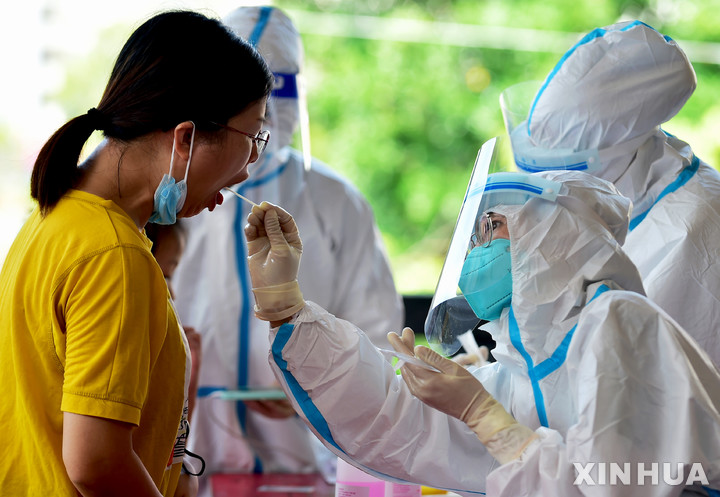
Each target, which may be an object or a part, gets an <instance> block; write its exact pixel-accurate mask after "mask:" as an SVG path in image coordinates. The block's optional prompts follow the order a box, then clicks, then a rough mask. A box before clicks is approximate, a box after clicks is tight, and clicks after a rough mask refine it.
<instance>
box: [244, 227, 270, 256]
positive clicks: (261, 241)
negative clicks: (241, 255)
mask: <svg viewBox="0 0 720 497" xmlns="http://www.w3.org/2000/svg"><path fill="white" fill-rule="evenodd" d="M246 230H247V228H246ZM246 233H247V231H246ZM247 251H248V258H251V257H252V258H254V257H257V256H258V255H259V256H260V257H261V258H262V259H263V260H265V258H266V256H267V253H268V252H269V251H270V240H268V239H267V237H262V238H255V239H253V240H251V239H249V238H248V244H247Z"/></svg>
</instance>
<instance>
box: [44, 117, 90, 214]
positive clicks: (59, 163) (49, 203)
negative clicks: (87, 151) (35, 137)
mask: <svg viewBox="0 0 720 497" xmlns="http://www.w3.org/2000/svg"><path fill="white" fill-rule="evenodd" d="M93 131H95V126H94V124H93V120H92V118H91V117H89V116H88V115H87V114H85V115H82V116H79V117H76V118H75V119H73V120H71V121H69V122H68V123H66V124H65V125H64V126H62V127H61V128H60V129H58V130H57V131H56V132H55V133H54V134H53V135H52V136H51V137H50V139H49V140H48V141H47V142H46V143H45V145H44V146H43V148H42V149H41V150H40V153H39V154H38V156H37V159H36V160H35V166H34V167H33V171H32V176H31V177H30V194H31V195H32V198H34V199H35V200H37V202H38V204H39V205H40V210H41V212H42V213H43V215H45V214H47V211H48V210H49V209H50V208H52V207H53V206H54V205H55V204H57V202H58V201H59V200H60V198H61V197H62V196H63V195H65V193H66V192H67V191H68V190H69V189H70V188H72V187H73V186H75V184H76V183H77V181H78V180H79V179H80V170H79V169H78V167H77V164H78V160H79V159H80V153H81V152H82V148H83V146H84V145H85V142H86V141H87V140H88V138H90V135H91V134H92V132H93Z"/></svg>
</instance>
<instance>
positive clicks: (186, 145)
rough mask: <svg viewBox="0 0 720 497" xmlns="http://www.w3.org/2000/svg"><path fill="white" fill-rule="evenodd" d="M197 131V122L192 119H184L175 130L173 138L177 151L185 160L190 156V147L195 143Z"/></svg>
mask: <svg viewBox="0 0 720 497" xmlns="http://www.w3.org/2000/svg"><path fill="white" fill-rule="evenodd" d="M194 133H195V123H193V122H192V121H183V122H181V123H180V124H178V125H177V126H175V129H174V130H173V139H174V140H175V153H176V154H177V155H178V157H179V158H180V159H182V160H184V161H187V160H188V158H189V156H190V148H191V146H192V144H193V140H194Z"/></svg>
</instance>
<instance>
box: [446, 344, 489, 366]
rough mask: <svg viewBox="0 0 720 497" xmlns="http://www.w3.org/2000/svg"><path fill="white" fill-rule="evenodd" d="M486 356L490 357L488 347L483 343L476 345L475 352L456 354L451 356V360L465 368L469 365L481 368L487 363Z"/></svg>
mask: <svg viewBox="0 0 720 497" xmlns="http://www.w3.org/2000/svg"><path fill="white" fill-rule="evenodd" d="M488 357H490V349H488V348H487V347H486V346H485V345H481V346H480V347H478V350H477V352H473V353H466V354H457V355H455V356H453V357H452V360H453V361H454V362H456V363H458V364H460V365H461V366H465V367H466V368H467V367H470V366H476V367H478V368H481V367H483V366H484V365H485V364H488Z"/></svg>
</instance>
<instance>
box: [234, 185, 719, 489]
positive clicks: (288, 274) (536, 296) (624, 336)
mask: <svg viewBox="0 0 720 497" xmlns="http://www.w3.org/2000/svg"><path fill="white" fill-rule="evenodd" d="M479 192H483V189H482V188H480V189H479ZM478 195H479V193H478V190H476V191H472V190H468V195H467V196H466V198H467V199H468V200H467V201H466V206H467V205H468V204H471V203H473V202H474V207H476V208H471V209H464V210H467V211H469V212H472V213H473V216H472V217H473V219H475V216H476V215H477V222H476V223H475V226H476V229H475V230H472V229H471V230H470V231H471V233H469V232H463V230H462V229H461V228H462V223H458V229H456V232H455V235H454V237H458V236H459V239H461V241H462V242H463V245H464V246H465V247H466V249H465V250H464V251H463V254H462V256H461V257H460V261H461V262H462V265H461V267H460V271H459V273H458V274H457V276H456V277H457V280H456V281H458V284H459V287H460V289H462V291H463V294H462V296H463V297H465V298H467V300H468V303H469V304H470V306H471V307H472V309H473V310H474V311H475V313H476V314H477V316H478V318H481V319H485V320H488V321H489V324H488V325H487V326H488V328H487V329H488V330H489V331H490V333H491V334H492V336H493V338H494V339H495V341H496V342H497V346H496V348H495V349H494V350H493V354H494V355H495V357H496V359H497V362H495V363H492V364H488V365H486V366H483V367H481V368H476V369H473V370H472V373H471V372H470V370H467V369H465V368H463V367H462V366H460V365H458V364H457V363H455V362H453V361H451V360H448V359H445V358H443V357H442V356H440V355H438V354H437V353H436V352H434V351H432V350H431V349H428V348H425V347H417V348H413V345H414V343H413V342H414V334H413V333H412V330H410V329H409V328H406V329H405V330H404V332H403V336H402V337H399V336H397V335H395V334H393V333H391V334H389V336H388V338H389V339H390V341H391V342H392V344H393V346H394V347H395V348H396V350H397V351H398V353H404V354H412V353H414V354H415V356H416V359H422V360H423V361H424V362H425V363H427V364H428V365H430V366H434V367H435V368H437V369H438V370H439V371H441V372H434V371H429V370H427V369H425V368H423V367H418V366H415V365H413V364H409V363H405V364H404V365H403V366H402V377H401V376H398V375H396V374H395V371H394V370H393V367H392V366H391V365H390V363H389V362H386V361H385V359H384V358H383V356H382V355H381V354H380V353H379V352H378V350H377V349H376V348H375V347H374V346H373V345H372V343H371V342H370V341H369V340H367V338H366V336H365V335H364V334H363V333H362V332H361V331H360V330H359V329H358V328H357V327H356V326H354V325H353V324H351V323H349V322H347V321H343V320H341V319H339V318H335V317H333V316H332V315H330V314H328V313H327V311H325V310H324V309H322V307H321V306H319V305H317V304H315V303H313V302H311V301H305V300H304V299H303V296H302V293H301V291H300V286H299V285H298V283H297V281H296V280H295V271H296V267H297V264H298V259H299V257H300V253H299V252H300V251H301V250H302V244H301V242H300V238H299V234H298V231H297V229H296V227H295V226H294V223H293V221H292V217H291V216H290V215H289V214H287V213H285V212H284V211H281V210H279V209H278V208H276V207H274V206H272V205H270V204H263V205H261V206H260V207H257V208H254V209H253V211H252V214H251V215H250V216H249V218H248V221H249V224H248V227H247V228H246V233H247V237H248V245H249V252H250V256H249V266H250V274H251V276H252V280H253V284H254V286H255V289H254V291H255V296H256V299H257V306H258V315H259V316H260V317H262V318H263V319H268V320H270V321H271V324H272V325H274V326H275V327H274V328H273V329H272V331H271V333H270V339H271V352H270V353H271V360H272V364H273V368H274V369H275V372H276V374H277V375H278V377H279V378H281V379H282V383H283V387H284V389H285V391H286V392H287V393H288V395H290V396H291V397H292V398H293V402H294V405H295V406H296V409H297V410H298V412H300V413H301V415H302V417H303V419H305V421H306V422H307V423H308V424H309V425H310V426H311V428H312V429H313V431H314V433H315V434H316V435H317V436H318V437H319V438H321V439H322V440H323V441H324V443H325V444H326V445H327V446H328V447H329V448H331V449H332V450H333V451H334V452H335V453H337V454H338V455H340V456H341V457H342V458H343V459H346V460H348V461H351V462H352V463H353V464H354V465H357V466H359V467H360V468H362V469H364V470H365V471H367V472H369V473H371V474H373V475H376V476H380V477H383V478H390V479H397V480H400V481H405V482H416V483H423V484H426V485H430V486H432V487H436V488H444V489H449V490H453V491H456V492H460V493H463V494H466V495H477V494H487V495H493V496H513V497H517V496H523V495H537V496H549V495H552V496H581V495H612V496H622V495H632V496H639V495H647V496H660V495H663V496H670V495H690V492H692V491H696V492H698V493H697V495H717V494H712V493H711V492H713V491H714V490H713V489H716V490H717V489H720V413H719V410H720V375H719V374H718V372H717V371H716V370H715V368H714V367H713V365H712V362H711V361H710V359H709V357H708V356H707V354H706V353H705V352H703V351H702V350H701V349H700V348H699V347H698V345H697V344H696V343H695V341H694V340H693V339H692V338H691V337H690V336H689V335H688V334H687V333H686V332H684V331H683V330H682V329H681V328H680V327H678V326H677V324H676V323H675V322H674V321H673V320H672V319H671V318H670V317H669V316H668V315H667V314H666V313H665V312H664V311H662V310H661V309H660V308H659V307H658V306H657V305H656V304H654V303H653V302H652V301H650V300H649V299H648V298H647V297H645V296H644V295H643V288H642V283H641V280H640V276H639V274H638V272H637V270H636V268H635V267H634V266H633V264H632V263H631V262H630V260H629V258H628V257H627V256H626V255H625V253H624V252H623V251H622V248H621V243H622V241H623V239H624V237H625V234H626V231H627V223H628V215H629V210H630V202H629V200H627V199H626V198H625V197H623V196H621V195H620V194H619V193H618V192H617V190H616V189H615V188H614V187H613V186H612V184H610V183H608V182H605V181H603V180H601V179H598V178H595V177H592V176H589V175H587V174H585V173H580V172H567V171H553V172H545V173H538V174H534V175H528V174H522V173H497V174H493V175H491V176H490V177H489V179H488V181H487V185H486V186H485V188H484V194H483V196H482V199H481V201H480V202H478V201H477V197H478ZM478 213H479V214H478ZM461 216H462V214H461ZM471 226H472V224H471ZM452 245H453V243H452V242H451V247H452ZM466 253H467V256H465V254H466ZM448 263H449V261H447V260H446V265H447V264H448ZM443 272H444V270H443ZM431 328H432V327H431ZM433 329H434V328H433ZM460 332H462V330H452V329H443V330H440V331H439V332H438V333H435V332H434V331H431V332H430V333H427V335H428V338H429V340H430V342H431V343H434V346H435V347H437V348H438V349H440V350H444V351H450V350H451V349H452V348H457V347H458V346H459V345H453V342H454V338H456V337H457V334H458V333H460ZM438 338H441V340H438ZM403 380H404V381H403ZM423 401H424V402H423ZM600 462H604V463H607V464H608V466H609V464H610V463H617V464H620V468H621V469H625V465H627V470H626V471H627V475H628V476H627V477H625V476H623V478H624V479H626V478H629V479H628V480H627V483H626V484H623V483H622V481H621V482H620V484H617V483H618V482H617V481H615V483H616V484H613V485H611V484H605V483H609V482H611V481H612V480H611V479H609V477H608V475H605V474H603V475H602V478H603V479H601V478H600V477H599V476H598V467H599V464H598V463H600ZM651 463H660V467H661V468H662V467H663V463H666V464H668V465H670V467H671V468H672V470H670V469H668V472H669V473H668V475H667V476H666V477H664V476H663V475H659V478H660V479H659V482H658V484H657V485H654V484H651V480H650V478H649V477H647V478H645V477H644V476H643V474H644V473H642V471H644V469H645V468H646V467H647V470H648V471H650V469H651V466H650V464H651ZM639 464H644V465H645V466H639ZM678 465H680V466H678ZM605 467H607V466H603V468H605ZM691 467H692V470H691ZM678 469H679V471H681V472H682V474H683V476H682V478H681V479H680V480H676V481H675V483H673V480H672V479H671V478H670V477H671V476H672V477H674V478H676V477H678ZM585 473H588V474H589V476H588V477H586V476H584V474H585ZM579 477H580V478H579ZM578 478H579V479H578ZM638 478H642V481H643V483H645V482H646V484H638ZM665 478H667V480H666V479H665ZM667 481H670V483H667ZM593 482H594V483H596V484H593Z"/></svg>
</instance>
